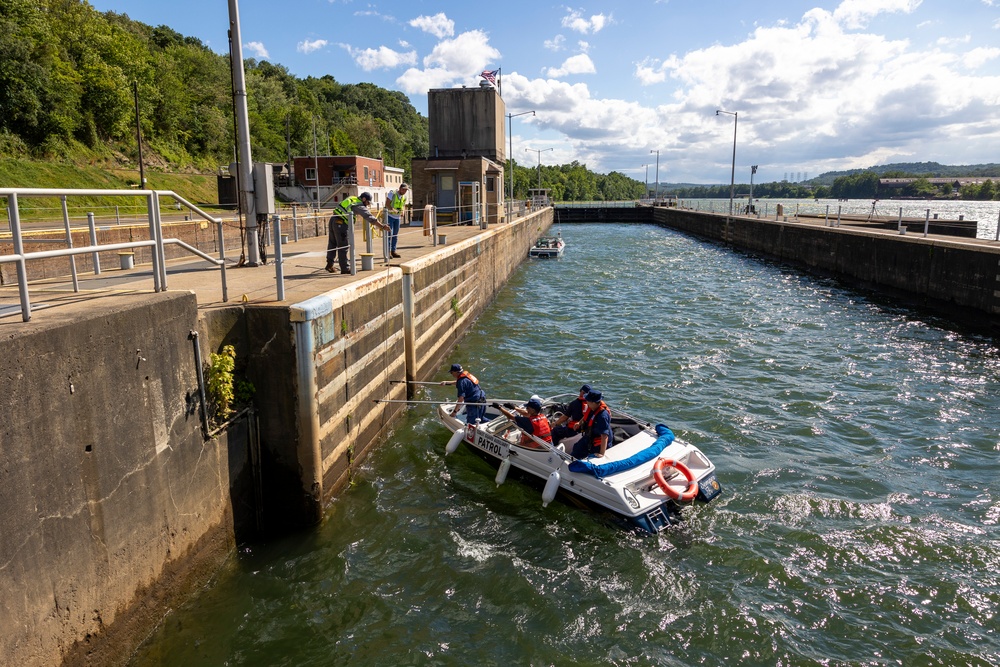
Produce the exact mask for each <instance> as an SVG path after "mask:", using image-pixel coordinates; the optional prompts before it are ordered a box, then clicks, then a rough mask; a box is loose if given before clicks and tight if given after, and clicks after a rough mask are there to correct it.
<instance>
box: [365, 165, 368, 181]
mask: <svg viewBox="0 0 1000 667" xmlns="http://www.w3.org/2000/svg"><path fill="white" fill-rule="evenodd" d="M365 180H366V181H367V180H368V167H367V165H366V166H365Z"/></svg>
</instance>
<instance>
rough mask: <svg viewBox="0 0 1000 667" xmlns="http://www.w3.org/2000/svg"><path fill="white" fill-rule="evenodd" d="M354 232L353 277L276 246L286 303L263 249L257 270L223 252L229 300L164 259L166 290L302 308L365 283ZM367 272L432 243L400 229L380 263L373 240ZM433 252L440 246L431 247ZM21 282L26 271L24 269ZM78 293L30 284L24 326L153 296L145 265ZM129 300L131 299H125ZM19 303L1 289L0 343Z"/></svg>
mask: <svg viewBox="0 0 1000 667" xmlns="http://www.w3.org/2000/svg"><path fill="white" fill-rule="evenodd" d="M358 227H359V231H357V232H356V233H355V243H356V248H357V252H358V253H359V255H358V259H357V262H356V264H357V268H358V271H357V275H354V276H352V275H349V274H348V275H341V274H339V273H337V274H331V273H327V272H326V270H325V269H324V267H325V266H326V242H327V239H326V236H321V237H312V238H306V239H300V240H299V241H297V242H296V241H292V242H289V243H286V244H284V245H283V246H282V253H283V260H284V261H283V268H284V275H285V299H284V301H278V300H277V299H278V297H277V281H276V278H275V266H274V263H273V261H272V260H273V255H272V253H271V250H272V249H273V248H271V247H269V248H268V249H267V250H268V263H267V264H264V265H261V266H257V267H239V268H238V267H236V266H235V262H236V260H237V259H238V258H239V253H238V252H235V251H228V252H230V253H232V254H233V255H234V257H227V262H228V264H227V271H226V277H227V283H228V288H229V301H228V303H227V302H223V300H222V281H221V278H220V272H219V270H218V269H215V268H213V267H212V266H211V265H210V264H209V263H208V262H205V261H203V260H200V259H197V260H196V259H181V260H170V261H168V262H167V288H168V289H169V290H191V291H193V292H195V293H196V294H197V295H198V304H199V308H220V307H227V306H232V305H238V304H240V303H243V302H246V303H252V304H255V305H279V304H280V305H286V306H287V305H289V304H293V303H298V302H300V301H304V300H306V299H308V298H311V297H314V296H316V295H318V294H322V293H324V292H328V291H330V290H332V289H336V288H337V287H341V286H344V285H349V284H350V283H352V282H356V281H359V280H362V279H363V278H365V277H367V276H370V275H371V272H370V271H362V270H361V259H360V253H362V252H364V251H365V247H366V246H365V241H364V238H363V236H362V233H361V231H360V225H358ZM438 232H439V233H441V234H446V235H447V242H448V244H449V245H451V244H453V243H456V242H458V241H462V240H464V239H467V238H470V237H473V236H476V235H478V234H481V233H482V230H481V229H480V228H479V227H472V226H450V227H442V228H439V229H438ZM373 247H374V251H375V258H374V260H375V261H374V270H375V271H384V270H386V269H387V268H388V267H392V266H399V265H400V264H402V263H404V262H406V261H409V260H413V259H415V258H417V257H422V256H424V255H427V254H429V253H431V252H434V251H435V250H437V249H438V248H436V247H434V246H433V245H431V237H430V236H424V234H423V229H422V228H421V227H419V226H411V227H404V228H402V229H401V230H400V236H399V241H398V244H397V249H396V250H397V252H398V253H399V254H400V255H402V257H401V258H400V259H392V260H391V261H390V262H388V263H386V262H385V261H384V260H383V258H382V240H381V239H379V238H376V239H375V240H374V245H373ZM438 247H440V246H438ZM28 275H29V277H30V275H31V264H30V262H29V263H28ZM79 282H80V292H79V293H74V292H73V283H72V281H71V279H70V277H69V276H68V275H67V276H65V277H64V278H57V279H49V280H42V281H36V282H32V283H31V284H30V285H29V288H28V291H29V297H30V300H31V307H32V312H31V323H30V324H31V325H33V328H34V327H36V326H38V325H42V324H43V323H44V322H45V321H47V320H52V321H63V320H65V319H66V318H67V317H72V313H73V312H78V309H85V308H88V307H93V306H94V305H95V304H97V303H100V304H101V305H114V303H115V300H116V299H118V300H119V301H121V302H122V303H123V304H124V303H126V302H128V303H130V302H132V301H134V296H135V295H141V294H152V293H153V273H152V267H151V266H150V265H148V264H147V265H141V266H136V267H135V268H133V269H129V270H122V269H120V268H118V267H114V268H105V270H104V272H103V273H102V274H101V275H99V276H95V275H93V274H92V273H91V274H82V273H81V274H79ZM129 297H132V298H129ZM20 304H21V302H20V297H19V292H18V288H17V283H16V282H15V283H14V284H11V285H4V286H2V287H0V339H2V337H3V334H4V333H7V334H13V333H14V331H13V329H14V328H16V327H18V326H19V325H23V324H26V323H24V322H23V321H22V318H21V305H20Z"/></svg>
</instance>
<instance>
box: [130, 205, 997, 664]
mask: <svg viewBox="0 0 1000 667" xmlns="http://www.w3.org/2000/svg"><path fill="white" fill-rule="evenodd" d="M553 231H554V232H555V231H560V232H561V233H562V235H563V236H564V237H565V239H566V240H567V244H568V246H567V250H566V255H565V257H564V258H562V259H560V260H543V261H532V262H528V263H526V264H525V265H524V266H523V267H522V268H520V269H519V270H518V271H517V273H516V274H515V275H514V276H513V277H512V279H511V281H510V282H509V284H508V285H507V286H506V287H505V288H504V289H503V291H502V292H501V294H500V295H499V297H498V298H497V300H496V301H495V303H494V304H492V305H491V307H490V308H489V309H488V311H487V312H486V313H485V314H484V315H482V316H481V317H480V319H479V321H477V322H476V323H475V324H474V326H473V327H472V329H471V331H470V333H469V335H468V336H467V337H466V338H465V339H464V340H463V341H462V343H461V344H460V346H459V347H458V349H456V350H455V352H454V353H453V355H452V358H451V360H449V363H450V362H451V361H459V362H461V363H463V364H464V365H465V366H466V367H467V368H469V369H470V370H471V371H472V372H473V373H475V374H476V375H477V376H478V377H479V378H480V380H481V381H482V383H483V386H484V387H485V388H486V391H487V392H488V394H489V395H492V396H505V397H508V396H524V397H527V396H529V395H530V394H532V393H539V394H542V395H553V394H557V393H566V392H571V391H575V390H576V389H577V388H578V387H579V386H580V384H582V383H584V382H588V383H590V384H592V385H594V386H595V387H598V388H600V389H602V390H603V391H604V393H605V398H606V399H607V400H608V401H609V402H610V403H612V404H614V405H616V406H618V407H621V408H623V409H625V410H627V411H628V412H631V413H633V414H635V415H637V416H640V417H644V418H647V419H649V420H651V421H661V422H664V423H666V424H668V425H669V426H670V427H671V428H672V429H673V430H674V431H675V432H676V433H677V434H678V437H680V438H682V439H686V440H688V441H691V442H693V443H694V444H696V445H698V446H699V447H700V448H701V449H702V450H703V451H705V453H706V454H707V455H708V456H709V457H711V458H712V460H713V461H714V463H715V464H716V466H717V467H718V475H719V479H720V482H721V483H722V485H723V494H722V495H721V496H720V497H719V498H718V499H717V500H716V501H714V502H713V503H711V504H709V505H698V506H695V507H693V508H691V509H690V510H689V511H687V512H686V520H685V522H684V524H683V525H681V526H677V527H673V528H671V529H669V530H668V531H665V532H664V533H661V534H660V535H657V536H644V535H639V534H636V533H635V532H632V531H630V530H627V529H624V528H623V527H622V526H621V525H619V524H618V523H617V522H615V521H613V520H611V519H609V518H608V517H605V516H600V515H598V514H595V513H592V512H589V511H581V510H578V509H575V508H572V507H570V506H569V505H566V504H563V503H552V504H551V505H549V507H548V508H545V509H543V508H542V506H541V498H540V493H539V492H538V491H537V490H536V489H534V488H532V487H529V486H527V485H525V484H523V483H521V482H518V481H515V480H509V481H508V482H507V483H505V484H504V485H502V486H500V487H497V486H496V484H495V483H494V480H493V477H494V473H493V470H491V469H490V468H489V466H487V465H486V464H485V463H483V462H482V461H480V460H479V459H478V458H476V457H475V456H473V455H472V454H471V453H469V452H468V451H466V450H464V449H459V451H458V452H457V453H456V454H454V455H452V456H449V457H448V458H447V459H446V458H445V457H444V444H445V442H446V441H447V439H448V435H449V434H448V432H447V431H446V430H445V429H444V428H443V427H442V426H441V425H439V424H438V423H437V422H436V420H435V418H434V415H433V411H432V409H431V406H426V405H423V406H416V407H414V408H412V409H410V410H409V411H408V412H407V413H406V416H405V418H404V419H403V420H402V421H401V422H400V423H399V424H398V426H397V428H396V429H395V432H394V434H393V436H392V437H391V438H390V439H389V441H388V442H387V443H385V444H384V445H383V446H381V447H380V448H379V449H378V450H377V451H376V452H375V453H374V454H373V455H372V456H371V457H370V458H369V459H368V460H367V461H366V462H365V463H364V465H363V466H362V469H361V470H360V471H359V472H358V474H357V476H356V477H355V479H354V482H353V483H352V484H351V486H350V487H349V488H348V489H347V490H346V491H345V492H344V493H343V494H342V495H341V497H339V498H338V499H337V500H336V501H334V503H333V504H332V505H331V506H330V508H329V511H328V514H327V517H326V519H325V521H324V523H323V525H322V526H321V527H319V528H318V529H317V530H316V531H315V532H313V533H309V534H305V535H297V536H293V537H289V538H287V539H284V540H280V541H275V542H273V543H270V544H266V545H254V546H249V547H245V548H243V549H241V550H240V551H239V553H238V554H236V555H235V556H234V557H233V558H232V560H231V561H230V563H229V564H228V566H227V567H226V568H225V569H224V570H223V571H222V572H220V573H219V575H218V576H217V577H216V579H215V580H214V581H213V582H212V585H211V586H209V587H207V588H206V589H204V590H203V591H202V592H200V594H198V595H197V596H195V597H194V598H193V599H192V600H191V601H190V602H189V603H188V604H187V605H186V606H185V607H184V608H182V609H178V610H176V611H175V612H173V613H171V614H170V615H169V616H168V617H167V618H166V620H165V621H164V623H163V624H162V626H161V627H160V628H159V629H158V630H157V632H156V633H155V634H154V636H153V637H151V638H150V640H149V642H147V644H146V645H144V646H143V647H142V648H141V650H140V651H139V652H138V653H137V654H136V655H135V656H134V658H133V661H132V664H133V665H142V666H146V665H179V664H184V665H206V666H207V665H223V664H225V665H335V664H347V663H350V664H352V665H383V664H389V663H394V664H405V665H435V664H481V665H567V664H582V665H685V664H702V665H717V664H721V663H723V662H725V663H726V664H738V665H778V664H781V665H949V666H950V665H996V664H998V663H1000V638H998V636H997V634H996V631H995V629H996V627H997V619H996V613H997V612H996V610H997V608H998V605H1000V580H998V578H1000V574H998V573H1000V533H998V528H997V524H998V520H1000V489H998V482H997V478H998V473H1000V465H998V463H997V456H998V450H1000V445H998V434H997V424H998V423H1000V420H998V412H1000V392H998V388H1000V350H998V348H997V345H996V341H994V340H992V339H990V338H986V337H982V336H979V335H976V334H974V333H970V332H965V331H960V330H958V329H957V328H954V327H950V326H949V325H947V324H946V323H944V322H941V321H937V320H935V319H933V318H931V317H930V316H928V315H926V314H924V313H920V312H917V311H913V310H908V309H907V308H905V307H901V306H899V305H897V304H895V303H894V302H892V301H891V300H888V299H885V298H881V297H878V296H876V295H872V294H868V293H864V292H860V291H857V290H854V289H852V288H850V287H848V286H845V285H842V284H839V283H837V282H835V281H832V280H827V279H819V278H816V277H811V276H807V275H804V274H802V273H801V272H799V271H797V270H795V269H793V268H790V267H786V266H781V265H778V264H774V263H770V262H767V261H763V260H759V259H756V258H753V257H750V256H747V255H744V254H741V253H739V252H733V251H731V250H729V249H726V248H723V247H720V246H717V245H714V244H710V243H706V242H703V241H699V240H696V239H693V238H690V237H686V236H683V235H681V234H677V233H675V232H672V231H669V230H664V229H660V228H657V227H654V226H647V225H596V224H592V225H575V226H569V225H563V226H561V229H560V228H559V227H558V226H557V227H555V228H553ZM445 370H446V368H445V367H443V368H442V370H441V373H439V377H438V379H446V374H445V372H444V371H445ZM450 396H451V394H450V393H449V392H448V390H447V389H446V388H443V387H439V388H429V389H428V390H427V391H426V392H424V393H423V394H422V395H421V396H420V397H421V398H434V399H436V398H446V397H450Z"/></svg>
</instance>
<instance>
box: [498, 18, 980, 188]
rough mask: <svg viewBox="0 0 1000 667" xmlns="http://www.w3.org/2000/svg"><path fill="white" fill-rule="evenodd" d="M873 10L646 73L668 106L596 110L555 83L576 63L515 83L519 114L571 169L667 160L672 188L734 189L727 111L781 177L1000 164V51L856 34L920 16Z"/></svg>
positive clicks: (683, 58) (784, 26) (615, 103)
mask: <svg viewBox="0 0 1000 667" xmlns="http://www.w3.org/2000/svg"><path fill="white" fill-rule="evenodd" d="M866 5H867V6H871V8H872V9H875V8H877V9H878V11H864V12H863V11H861V10H860V9H858V7H859V5H855V4H853V3H851V2H845V3H842V5H841V6H840V7H839V8H838V11H839V14H838V13H837V12H836V11H835V12H829V11H824V10H818V9H813V10H810V11H808V12H807V13H806V14H804V15H803V16H802V17H801V18H800V19H799V20H798V21H788V22H781V23H777V24H775V25H772V26H758V27H757V28H756V29H755V30H754V31H753V32H751V33H750V34H749V35H748V36H747V38H746V39H745V40H743V41H741V42H738V43H734V44H729V45H725V44H715V45H712V46H709V47H706V48H702V49H696V50H692V51H690V52H687V53H681V54H672V55H671V54H667V53H665V54H660V55H656V56H654V57H650V58H647V59H645V60H643V61H640V62H637V63H635V65H634V67H635V69H634V76H635V78H636V79H637V80H638V81H639V82H641V83H643V84H644V85H647V86H656V87H657V89H658V90H660V89H662V92H660V93H657V96H656V97H657V99H658V103H656V104H649V103H640V102H632V101H626V100H620V99H598V98H595V97H593V96H592V95H591V92H590V90H589V88H588V87H587V85H585V84H582V83H573V84H571V83H568V82H564V81H562V80H560V79H558V78H556V75H561V74H562V70H569V66H568V65H567V64H566V63H564V64H563V67H560V68H555V69H553V70H549V71H547V72H546V74H547V75H548V76H546V77H545V78H528V77H525V76H523V75H521V74H519V73H516V72H515V73H511V74H509V75H508V76H505V77H504V100H505V102H506V103H507V107H508V109H535V110H537V112H538V115H537V117H536V118H533V119H532V123H533V124H534V125H536V126H538V127H540V128H541V129H543V130H550V131H553V132H559V133H562V134H563V135H564V136H565V141H566V144H567V146H568V147H569V148H568V149H567V150H571V151H572V153H573V159H577V160H580V161H581V162H584V163H586V164H588V166H589V167H591V168H593V169H598V170H610V169H615V168H618V169H621V168H622V167H623V164H624V165H629V164H631V162H635V160H636V159H637V158H635V157H634V155H637V154H638V155H642V154H648V152H649V150H650V149H658V150H660V167H661V179H663V178H666V179H669V180H678V181H682V180H690V181H695V182H706V181H708V182H728V179H729V169H730V160H731V159H732V140H733V134H732V128H733V121H732V117H731V116H729V117H726V116H719V117H716V116H715V110H716V109H720V108H721V109H726V110H729V111H738V112H739V151H738V155H737V162H738V163H741V162H742V161H744V160H746V161H747V164H749V163H750V161H751V160H752V161H753V163H754V164H758V163H760V164H765V165H769V166H770V169H772V170H775V171H778V170H781V169H782V168H783V169H784V170H785V171H788V170H791V169H795V170H797V171H809V172H810V173H820V172H822V171H827V170H831V169H846V168H860V167H867V166H870V165H873V164H879V163H884V162H887V161H893V160H899V159H911V158H912V157H913V156H919V157H920V158H921V159H937V156H940V155H948V156H955V155H956V147H961V148H960V149H959V150H960V153H961V155H962V156H963V157H962V158H956V159H961V160H962V161H964V162H966V163H974V162H990V161H995V158H993V157H990V155H991V154H995V152H996V147H997V146H998V145H1000V120H998V119H997V118H996V114H995V113H994V111H993V110H994V109H995V108H996V105H997V103H998V101H1000V76H996V75H988V76H976V75H974V74H972V73H971V72H970V69H972V68H975V67H978V66H981V65H982V64H984V63H988V62H991V61H994V60H996V59H1000V48H997V47H992V46H988V47H982V48H974V49H971V50H968V51H967V52H965V53H949V52H947V51H943V50H938V49H933V48H932V49H931V50H924V51H919V50H917V49H916V48H915V47H914V46H913V45H912V44H911V43H910V42H909V41H908V40H906V39H891V38H888V37H886V36H883V35H879V34H874V33H870V32H863V31H858V30H856V29H854V28H851V27H849V26H850V25H851V21H848V20H847V19H848V18H849V17H854V18H853V19H852V20H855V19H857V20H860V19H861V18H862V17H869V18H870V17H871V16H873V15H875V14H876V13H878V12H883V11H907V10H911V9H912V8H913V7H915V6H916V4H915V3H913V2H888V0H874V1H873V2H869V3H866ZM568 62H569V61H567V63H568ZM581 62H582V61H581ZM970 138H975V139H974V140H973V141H970ZM630 153H631V154H632V155H631V156H630V155H629V154H630ZM706 165H707V167H708V171H707V172H706V171H705V170H706ZM737 166H739V164H738V165H737ZM629 168H631V167H629ZM626 170H627V169H626ZM664 170H666V174H667V175H666V176H664ZM715 172H718V178H716V179H713V177H712V176H711V174H713V173H715ZM706 173H707V174H709V175H708V176H707V177H706Z"/></svg>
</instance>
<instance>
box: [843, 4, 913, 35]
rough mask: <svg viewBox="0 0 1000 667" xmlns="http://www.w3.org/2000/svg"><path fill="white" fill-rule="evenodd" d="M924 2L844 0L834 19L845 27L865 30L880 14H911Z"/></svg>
mask: <svg viewBox="0 0 1000 667" xmlns="http://www.w3.org/2000/svg"><path fill="white" fill-rule="evenodd" d="M921 1H922V0H844V1H843V2H842V3H840V5H839V6H838V7H837V8H836V9H835V10H833V17H834V19H836V20H837V22H838V23H840V24H841V25H843V26H844V27H847V28H851V29H855V28H863V27H865V26H866V25H868V22H869V21H870V20H871V19H872V18H874V17H875V16H878V15H879V14H894V13H897V12H902V13H904V14H910V13H912V12H913V11H915V10H916V9H917V7H919V6H920V3H921Z"/></svg>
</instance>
